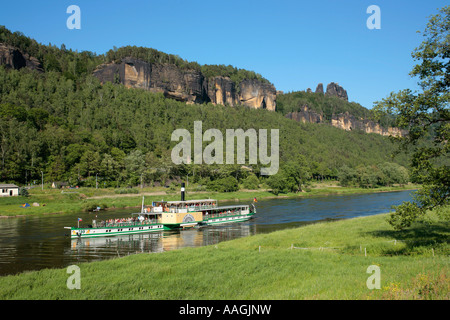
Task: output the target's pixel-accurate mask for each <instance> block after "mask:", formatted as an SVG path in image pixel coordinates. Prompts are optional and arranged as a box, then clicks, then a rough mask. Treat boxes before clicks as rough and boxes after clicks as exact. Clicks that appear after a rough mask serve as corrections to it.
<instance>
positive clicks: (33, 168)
mask: <svg viewBox="0 0 450 320" xmlns="http://www.w3.org/2000/svg"><path fill="white" fill-rule="evenodd" d="M0 43H6V44H9V45H13V46H15V47H17V48H19V49H20V50H21V51H22V52H25V53H28V54H29V55H31V56H34V57H36V58H37V59H38V60H39V61H40V63H41V64H42V66H43V69H44V72H38V71H34V70H29V69H27V68H22V69H20V70H13V69H7V68H5V67H4V66H0V177H1V178H0V179H1V181H2V182H15V183H18V184H22V185H23V184H30V183H33V182H36V183H40V179H41V176H42V175H44V179H45V181H46V182H51V181H67V182H68V183H69V184H70V185H80V186H81V185H84V186H95V183H96V179H97V181H98V182H99V186H100V187H126V186H135V185H138V184H139V183H141V182H143V183H145V184H154V183H158V184H165V183H167V182H168V181H171V180H172V179H183V180H184V179H187V178H188V179H189V181H192V182H198V183H200V184H202V185H205V186H207V187H208V188H210V189H212V190H218V191H231V190H235V189H236V188H237V187H238V185H241V186H244V187H246V188H254V187H257V186H258V185H259V184H261V183H266V184H267V185H268V186H269V187H271V188H272V189H273V190H275V192H286V191H299V190H302V188H303V187H304V186H305V185H307V184H308V183H309V182H310V181H312V180H318V179H342V181H343V183H346V184H355V185H360V186H364V187H376V186H379V185H386V184H393V183H405V182H406V181H407V180H408V177H407V170H406V169H405V167H406V164H407V157H406V155H403V154H400V155H397V156H396V157H395V158H392V157H391V154H392V153H393V152H394V150H396V149H397V146H396V145H395V143H394V142H391V141H390V140H389V139H388V138H385V137H382V136H380V135H376V134H364V133H362V132H346V131H343V130H340V129H337V128H334V127H331V126H328V125H321V124H308V123H305V124H303V123H298V122H295V121H292V120H290V119H287V118H285V117H284V115H283V113H282V112H270V111H267V110H262V109H250V108H247V107H242V106H238V107H233V108H232V107H225V106H221V105H213V104H201V105H199V104H194V105H188V104H186V103H183V102H178V101H175V100H172V99H168V98H165V97H164V96H163V95H162V94H156V93H150V92H148V91H144V90H141V89H128V88H126V87H124V86H123V85H119V84H112V83H106V84H104V85H102V84H100V82H99V80H98V79H97V78H95V77H94V76H92V71H93V70H94V69H95V68H96V66H98V65H99V64H100V63H104V62H108V61H113V60H114V59H117V58H120V57H121V56H122V55H123V54H125V53H126V54H127V55H131V56H133V54H134V52H135V50H133V48H136V47H127V48H126V49H115V50H112V51H109V52H108V53H107V54H105V55H96V54H93V53H90V52H81V53H78V52H76V51H72V50H68V49H66V48H65V47H64V46H62V47H61V48H57V47H55V46H52V45H42V44H38V43H37V42H36V41H34V40H32V39H29V38H27V37H25V36H24V35H22V34H20V33H18V32H16V33H11V32H9V30H7V29H6V28H2V27H0ZM130 48H131V49H130ZM136 50H137V51H139V52H142V54H144V53H145V52H146V51H145V50H142V49H139V48H137V49H136ZM151 50H153V49H147V53H148V52H150V51H151ZM137 51H136V52H137ZM152 52H153V51H152ZM157 56H158V51H156V50H155V51H154V54H153V55H148V56H147V58H148V59H156V57H157ZM160 56H161V58H160V59H162V61H163V62H164V63H174V64H177V63H178V64H180V66H181V65H183V66H184V67H186V68H200V69H201V70H202V72H205V73H207V74H211V75H214V74H221V75H222V74H223V75H228V76H230V77H231V76H234V77H235V78H236V79H239V78H241V79H243V77H250V78H251V77H256V78H258V79H260V80H261V81H267V80H265V79H263V78H262V77H261V76H260V75H258V74H256V73H254V72H251V71H245V70H244V71H242V70H241V69H236V68H233V67H224V66H196V63H189V62H186V61H184V60H182V59H181V58H179V57H176V56H171V55H167V54H161V55H160ZM139 57H140V56H137V58H139ZM141 58H144V57H141ZM166 59H167V60H166ZM171 59H173V61H172V60H171ZM240 70H241V71H240ZM239 71H240V72H239ZM208 72H209V73H208ZM280 102H281V107H282V108H283V110H284V111H286V110H289V108H291V109H292V108H294V107H295V106H293V104H294V102H292V101H289V100H288V99H284V100H283V99H282V100H281V101H280ZM316 105H317V108H323V109H322V110H323V111H324V112H325V113H327V112H328V111H327V110H328V109H327V108H328V106H326V105H323V104H321V102H320V101H319V100H318V101H317V103H316ZM355 108H356V109H357V106H356V107H355ZM194 121H202V123H203V131H205V130H207V129H208V128H216V129H219V130H220V131H222V132H223V133H224V136H225V130H226V129H237V128H242V129H244V130H247V129H250V128H254V129H256V130H258V129H267V130H268V131H270V129H279V130H280V140H279V141H280V170H279V171H278V173H277V174H276V175H274V176H261V175H260V166H259V165H245V166H242V165H237V164H236V165H206V164H181V165H174V164H173V162H172V161H171V150H172V148H173V147H174V146H175V145H176V144H177V143H178V142H174V141H171V134H172V132H173V131H174V130H175V129H178V128H183V129H187V130H188V131H189V132H191V133H192V132H193V126H194ZM206 145H208V142H204V146H206ZM192 158H193V156H192ZM352 170H353V171H352ZM368 171H372V172H375V173H374V174H371V175H370V177H367V175H368V173H367V172H368ZM349 172H350V173H349ZM349 175H350V176H351V178H348V176H349ZM345 177H347V178H345ZM365 181H366V182H365Z"/></svg>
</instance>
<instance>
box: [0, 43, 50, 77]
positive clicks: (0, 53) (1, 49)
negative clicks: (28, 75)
mask: <svg viewBox="0 0 450 320" xmlns="http://www.w3.org/2000/svg"><path fill="white" fill-rule="evenodd" d="M0 65H4V66H6V67H7V68H12V69H16V70H19V69H21V68H24V67H28V68H30V69H33V70H37V71H41V72H42V71H43V69H42V66H41V64H40V63H39V61H38V60H37V59H36V58H34V57H30V56H29V55H28V54H23V53H22V52H21V51H20V50H19V49H17V48H15V47H12V46H8V45H5V44H3V43H0Z"/></svg>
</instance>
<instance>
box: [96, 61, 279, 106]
mask: <svg viewBox="0 0 450 320" xmlns="http://www.w3.org/2000/svg"><path fill="white" fill-rule="evenodd" d="M94 75H95V76H96V77H97V78H98V79H99V80H100V81H101V82H102V83H104V82H107V81H110V82H112V83H122V84H124V85H125V86H127V87H133V88H142V89H145V90H149V91H152V92H162V93H164V95H165V96H166V97H169V98H174V99H177V100H179V101H184V102H187V103H204V102H211V103H213V104H223V105H230V106H236V105H239V104H241V105H245V106H248V107H251V108H257V109H258V108H262V109H268V110H271V111H275V108H276V95H277V92H276V89H275V87H274V86H273V85H271V84H267V83H262V82H259V81H258V80H256V79H245V80H243V81H242V82H241V83H239V84H236V83H234V82H233V81H232V80H231V79H230V78H229V77H222V76H215V77H210V78H205V76H204V75H203V74H202V73H201V72H200V71H196V70H189V69H180V68H178V67H177V66H175V65H173V64H155V63H153V64H150V63H147V62H145V61H142V60H138V59H134V58H124V59H122V61H121V63H119V64H116V63H108V64H103V65H100V66H99V67H98V68H97V69H96V70H95V71H94Z"/></svg>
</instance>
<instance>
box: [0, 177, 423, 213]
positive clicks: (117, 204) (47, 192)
mask: <svg viewBox="0 0 450 320" xmlns="http://www.w3.org/2000/svg"><path fill="white" fill-rule="evenodd" d="M418 187H419V186H416V185H405V186H395V187H381V188H374V189H366V188H353V187H340V186H338V185H337V184H336V183H334V184H330V183H326V184H321V183H317V184H314V185H313V186H312V187H311V188H309V189H308V190H307V191H304V192H299V193H287V194H279V195H275V194H273V193H271V192H270V191H268V190H261V189H259V190H240V191H237V192H224V193H218V192H208V191H193V190H192V189H189V188H187V191H186V198H187V199H191V200H195V199H208V198H210V199H217V200H219V201H252V200H253V199H254V198H257V199H258V200H261V199H271V198H296V197H315V196H327V195H344V194H358V193H373V192H392V191H403V190H414V189H417V188H418ZM114 191H115V190H114V189H95V188H80V189H65V190H61V189H45V188H44V190H41V189H40V188H35V189H31V190H30V191H29V194H30V195H29V196H28V197H5V198H0V218H14V217H24V216H35V215H37V216H45V215H48V214H70V213H77V212H82V211H92V210H93V209H94V208H96V207H100V208H101V209H102V210H108V209H120V208H139V207H140V205H141V202H142V196H145V204H146V205H149V204H151V203H152V201H160V200H166V201H173V200H179V199H180V194H179V190H170V189H167V188H144V189H137V190H135V191H138V193H128V194H116V193H115V192H114ZM25 203H28V204H29V205H30V206H29V207H26V208H25V207H22V205H24V204H25Z"/></svg>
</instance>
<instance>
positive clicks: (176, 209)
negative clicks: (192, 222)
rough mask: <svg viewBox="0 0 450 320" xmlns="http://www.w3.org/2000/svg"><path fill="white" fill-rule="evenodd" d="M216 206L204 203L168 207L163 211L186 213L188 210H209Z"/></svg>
mask: <svg viewBox="0 0 450 320" xmlns="http://www.w3.org/2000/svg"><path fill="white" fill-rule="evenodd" d="M215 208H217V206H215V205H207V206H206V205H205V206H187V207H169V208H167V209H166V211H165V212H170V213H188V212H197V211H201V210H209V209H215Z"/></svg>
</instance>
